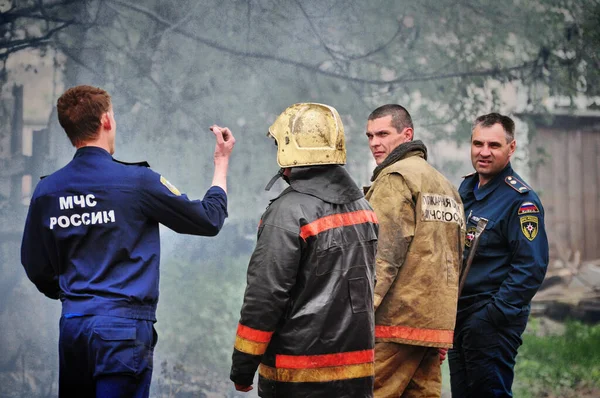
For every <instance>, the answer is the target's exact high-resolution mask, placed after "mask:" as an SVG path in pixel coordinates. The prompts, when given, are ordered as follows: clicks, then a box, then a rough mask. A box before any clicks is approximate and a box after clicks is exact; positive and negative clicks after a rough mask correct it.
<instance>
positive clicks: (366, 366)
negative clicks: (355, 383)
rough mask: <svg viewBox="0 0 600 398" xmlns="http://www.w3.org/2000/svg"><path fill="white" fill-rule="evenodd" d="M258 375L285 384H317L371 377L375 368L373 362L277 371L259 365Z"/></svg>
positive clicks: (276, 369)
mask: <svg viewBox="0 0 600 398" xmlns="http://www.w3.org/2000/svg"><path fill="white" fill-rule="evenodd" d="M258 373H259V374H260V375H261V376H262V377H264V378H266V379H269V380H274V381H279V382H286V383H311V382H313V383H319V382H327V381H335V380H347V379H357V378H359V377H373V376H374V374H375V366H374V364H373V362H369V363H361V364H357V365H343V366H331V367H326V368H316V369H278V368H272V367H270V366H266V365H263V364H262V363H261V364H260V366H259V368H258Z"/></svg>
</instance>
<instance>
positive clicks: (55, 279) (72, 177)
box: [21, 147, 227, 321]
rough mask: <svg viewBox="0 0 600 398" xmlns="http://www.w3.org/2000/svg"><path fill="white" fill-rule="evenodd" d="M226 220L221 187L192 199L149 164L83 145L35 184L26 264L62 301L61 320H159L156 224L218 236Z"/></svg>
mask: <svg viewBox="0 0 600 398" xmlns="http://www.w3.org/2000/svg"><path fill="white" fill-rule="evenodd" d="M225 217H227V195H226V194H225V192H224V191H223V190H222V189H221V188H219V187H211V188H210V189H209V190H208V192H207V193H206V195H205V196H204V199H203V200H190V199H188V197H187V196H186V195H184V194H181V193H180V192H179V191H178V190H177V188H175V187H174V186H173V185H171V184H170V183H169V182H168V181H167V180H166V179H164V177H161V176H160V175H159V174H157V173H155V172H154V171H152V170H150V169H149V168H148V164H147V163H145V162H142V163H138V164H126V163H122V162H119V161H116V160H114V159H113V158H112V156H111V155H110V154H109V153H108V152H107V151H105V150H104V149H102V148H98V147H83V148H80V149H78V150H77V152H76V153H75V156H74V158H73V160H72V161H71V162H69V163H68V164H67V165H66V166H65V167H63V168H62V169H60V170H58V171H57V172H55V173H53V174H52V175H50V176H48V177H46V178H44V179H43V180H41V181H40V182H39V183H38V185H37V187H36V189H35V192H34V193H33V197H32V198H31V204H30V206H29V213H28V215H27V221H26V224H25V230H24V234H23V242H22V245H21V262H22V264H23V266H24V267H25V271H26V273H27V276H28V277H29V279H30V280H31V281H32V282H33V283H34V284H35V285H36V286H37V288H38V289H39V290H40V291H41V292H42V293H44V294H45V295H46V296H48V297H50V298H53V299H60V300H61V301H62V303H63V314H79V315H111V316H120V317H125V318H133V319H145V320H150V321H156V318H155V312H156V304H157V302H158V281H159V259H160V242H159V228H158V224H159V223H161V224H164V225H166V226H167V227H169V228H171V229H172V230H174V231H176V232H179V233H185V234H193V235H207V236H214V235H216V234H217V233H218V232H219V230H220V229H221V227H222V226H223V222H224V220H225Z"/></svg>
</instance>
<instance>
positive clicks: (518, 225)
mask: <svg viewBox="0 0 600 398" xmlns="http://www.w3.org/2000/svg"><path fill="white" fill-rule="evenodd" d="M527 203H534V205H535V207H537V210H538V211H537V212H534V213H525V214H518V213H519V210H518V209H519V207H518V206H517V208H516V209H515V210H514V211H513V213H512V214H511V216H510V218H509V220H508V239H509V244H510V249H511V252H512V253H513V255H512V260H511V269H510V271H509V274H508V277H507V278H506V279H505V280H504V282H503V283H502V285H501V286H500V290H499V291H498V293H496V295H495V297H494V304H495V306H496V308H497V309H498V310H499V312H500V313H501V314H503V315H504V316H505V317H510V316H515V315H517V314H518V313H519V312H520V311H521V309H522V308H523V307H524V306H526V305H528V304H529V303H530V302H531V299H532V298H533V296H534V295H535V293H536V292H537V291H538V289H539V287H540V285H541V283H542V281H543V279H544V276H545V274H546V269H547V267H548V261H549V249H548V238H547V236H546V230H545V226H544V209H543V208H542V205H541V203H540V202H539V201H538V200H530V201H528V202H527Z"/></svg>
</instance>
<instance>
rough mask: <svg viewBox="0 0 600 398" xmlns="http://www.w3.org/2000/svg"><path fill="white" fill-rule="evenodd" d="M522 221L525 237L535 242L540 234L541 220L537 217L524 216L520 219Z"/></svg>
mask: <svg viewBox="0 0 600 398" xmlns="http://www.w3.org/2000/svg"><path fill="white" fill-rule="evenodd" d="M520 221H521V232H523V235H525V237H526V238H527V239H528V240H530V241H533V240H534V239H535V237H536V236H537V234H538V226H539V220H538V218H537V217H536V216H529V215H528V216H522V217H521V218H520Z"/></svg>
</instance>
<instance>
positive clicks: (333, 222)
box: [300, 210, 377, 240]
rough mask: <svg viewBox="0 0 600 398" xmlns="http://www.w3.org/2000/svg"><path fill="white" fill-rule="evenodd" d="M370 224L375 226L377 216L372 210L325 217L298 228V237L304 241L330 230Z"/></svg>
mask: <svg viewBox="0 0 600 398" xmlns="http://www.w3.org/2000/svg"><path fill="white" fill-rule="evenodd" d="M367 222H371V223H374V224H377V216H376V215H375V212H374V211H372V210H358V211H353V212H351V213H340V214H332V215H330V216H325V217H322V218H319V219H318V220H315V221H313V222H311V223H310V224H306V225H304V226H303V227H302V228H300V237H301V238H302V239H304V240H306V238H308V237H310V236H315V235H317V234H319V233H321V232H323V231H326V230H328V229H332V228H338V227H345V226H348V225H356V224H363V223H367Z"/></svg>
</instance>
